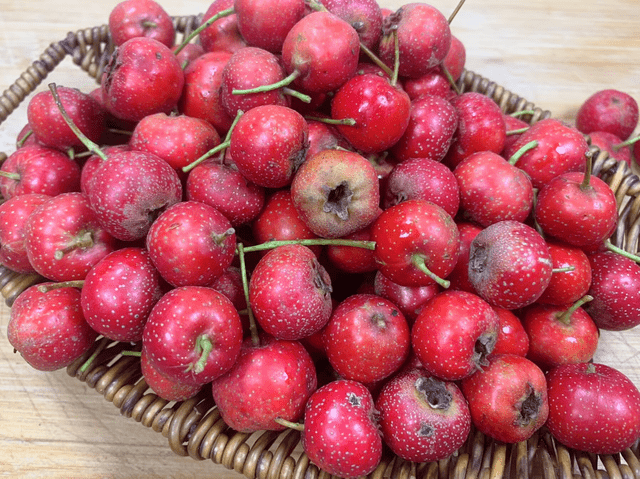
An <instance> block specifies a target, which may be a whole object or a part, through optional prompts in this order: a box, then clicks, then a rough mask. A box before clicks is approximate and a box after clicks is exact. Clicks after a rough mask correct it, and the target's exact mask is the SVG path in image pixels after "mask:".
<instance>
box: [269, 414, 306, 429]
mask: <svg viewBox="0 0 640 479" xmlns="http://www.w3.org/2000/svg"><path fill="white" fill-rule="evenodd" d="M274 422H277V423H278V424H280V425H281V426H284V427H287V428H289V429H295V430H296V431H300V432H302V431H304V424H300V423H299V422H291V421H287V420H286V419H283V418H281V417H277V418H275V419H274Z"/></svg>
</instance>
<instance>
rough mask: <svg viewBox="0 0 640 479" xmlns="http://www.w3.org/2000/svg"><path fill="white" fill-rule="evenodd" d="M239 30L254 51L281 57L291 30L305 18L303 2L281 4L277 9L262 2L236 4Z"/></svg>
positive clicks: (242, 0) (289, 0)
mask: <svg viewBox="0 0 640 479" xmlns="http://www.w3.org/2000/svg"><path fill="white" fill-rule="evenodd" d="M233 8H234V11H235V12H236V15H237V20H238V30H239V31H240V34H241V35H242V37H243V38H244V39H245V41H246V42H247V43H248V44H249V45H251V46H254V47H258V48H263V49H265V50H268V51H270V52H273V53H280V51H281V50H282V44H283V43H284V39H285V37H286V36H287V33H289V30H291V28H292V27H293V26H294V25H295V24H296V23H297V22H298V21H299V20H300V19H301V18H302V17H303V16H304V14H305V13H306V12H305V2H304V0H285V1H283V0H279V1H278V3H277V7H276V6H275V5H274V4H272V3H270V2H264V1H263V0H235V1H234V2H233Z"/></svg>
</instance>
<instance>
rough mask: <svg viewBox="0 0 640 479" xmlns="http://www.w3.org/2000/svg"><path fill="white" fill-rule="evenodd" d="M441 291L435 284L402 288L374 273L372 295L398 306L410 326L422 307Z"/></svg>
mask: <svg viewBox="0 0 640 479" xmlns="http://www.w3.org/2000/svg"><path fill="white" fill-rule="evenodd" d="M441 290H442V288H441V287H440V285H438V284H436V283H434V284H430V285H427V286H402V285H400V284H398V283H394V282H393V281H391V280H390V279H389V278H387V277H386V276H385V275H384V274H382V273H381V272H380V271H377V272H376V275H375V277H374V279H373V291H374V293H375V294H377V295H378V296H382V297H383V298H386V299H388V300H389V301H391V302H392V303H394V304H395V305H396V306H398V308H400V311H402V314H404V316H405V318H406V319H407V322H408V323H409V325H410V326H411V325H413V323H414V322H415V320H416V318H417V317H418V314H420V311H422V308H423V307H424V305H425V304H426V303H427V302H428V301H429V300H430V299H431V298H433V297H434V296H435V295H436V294H438V293H439V292H440V291H441Z"/></svg>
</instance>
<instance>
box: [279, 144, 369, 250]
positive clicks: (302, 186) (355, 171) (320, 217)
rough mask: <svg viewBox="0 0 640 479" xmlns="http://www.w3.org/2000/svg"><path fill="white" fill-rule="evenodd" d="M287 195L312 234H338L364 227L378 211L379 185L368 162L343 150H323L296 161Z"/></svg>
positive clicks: (331, 236) (330, 235)
mask: <svg viewBox="0 0 640 479" xmlns="http://www.w3.org/2000/svg"><path fill="white" fill-rule="evenodd" d="M291 198H292V200H293V204H294V206H295V208H296V210H297V211H298V214H299V215H300V218H301V219H302V221H303V222H304V223H305V224H306V225H307V227H308V228H309V229H310V230H311V231H313V233H315V234H316V235H318V236H320V237H323V238H339V237H342V236H346V235H348V234H351V233H354V232H356V231H358V230H361V229H363V228H366V227H367V226H368V225H370V224H371V223H373V221H374V220H375V219H376V218H377V217H378V215H379V213H380V208H379V206H378V205H379V203H380V186H379V181H378V175H377V173H376V170H375V169H374V167H373V166H372V164H371V163H370V162H369V161H368V160H367V159H366V158H364V157H363V156H362V155H360V154H358V153H355V152H352V151H346V150H324V151H321V152H319V153H317V154H316V155H314V156H313V157H311V158H307V160H306V161H305V162H304V163H302V165H300V168H299V169H298V171H297V172H296V174H295V175H294V177H293V181H292V183H291Z"/></svg>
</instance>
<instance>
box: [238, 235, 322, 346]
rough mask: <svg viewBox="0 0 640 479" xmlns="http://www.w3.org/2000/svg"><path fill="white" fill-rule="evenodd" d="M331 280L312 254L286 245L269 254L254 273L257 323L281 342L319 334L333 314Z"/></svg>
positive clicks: (251, 290) (252, 295)
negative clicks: (281, 340)
mask: <svg viewBox="0 0 640 479" xmlns="http://www.w3.org/2000/svg"><path fill="white" fill-rule="evenodd" d="M331 291H332V286H331V278H330V276H329V274H328V273H327V271H326V270H325V268H324V266H322V265H321V264H320V263H319V262H318V259H317V258H316V256H315V254H314V253H313V251H311V250H310V249H309V248H307V247H306V246H302V245H297V244H293V245H284V246H278V247H277V248H275V249H273V250H271V251H269V252H268V253H267V254H266V255H265V256H264V257H263V258H261V259H260V261H259V262H258V264H257V265H256V267H255V268H254V270H253V273H252V274H251V278H250V280H249V302H250V304H251V308H252V311H253V314H254V316H255V318H256V321H257V322H258V324H259V325H260V326H261V327H262V329H263V330H264V331H266V332H267V333H269V334H270V335H272V336H274V337H276V338H279V339H288V340H295V339H301V338H304V337H307V336H310V335H312V334H315V333H317V332H318V331H320V330H321V329H322V328H323V327H324V326H325V325H326V324H327V322H328V321H329V318H330V317H331V311H332V307H333V305H332V302H331Z"/></svg>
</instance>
